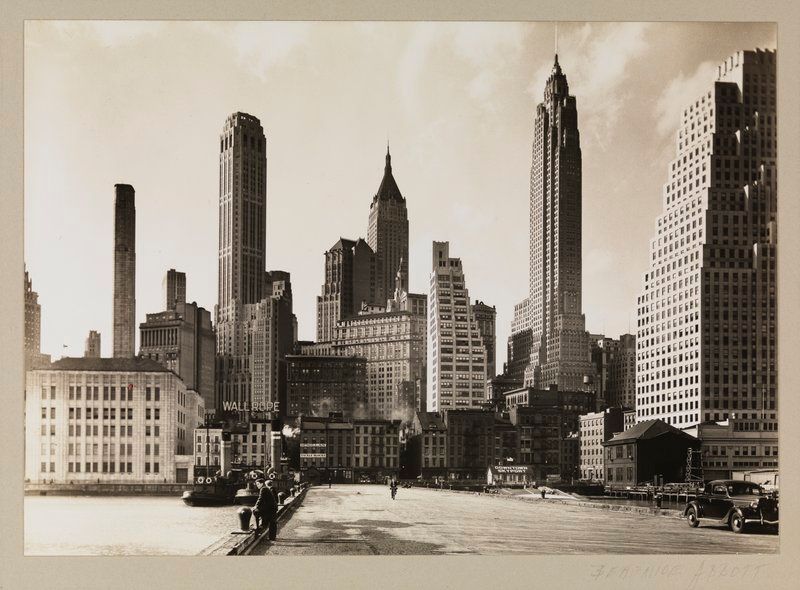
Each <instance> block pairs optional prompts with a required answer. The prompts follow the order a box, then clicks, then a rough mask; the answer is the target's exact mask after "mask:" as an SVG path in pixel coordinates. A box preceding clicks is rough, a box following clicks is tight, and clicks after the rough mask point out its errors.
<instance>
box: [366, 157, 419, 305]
mask: <svg viewBox="0 0 800 590" xmlns="http://www.w3.org/2000/svg"><path fill="white" fill-rule="evenodd" d="M367 243H368V244H369V246H370V248H372V251H373V252H375V261H376V274H377V280H376V282H375V302H377V303H379V304H380V305H383V303H384V302H386V300H388V299H391V298H392V294H393V293H394V280H395V275H396V274H397V270H398V268H399V269H400V272H401V273H402V275H403V276H404V277H407V276H409V275H408V211H407V210H406V200H405V198H404V197H403V195H402V194H401V193H400V189H399V188H398V187H397V182H396V181H395V179H394V176H393V175H392V156H391V154H389V146H386V167H385V168H384V170H383V180H382V181H381V185H380V187H379V188H378V192H377V193H376V194H375V196H374V197H373V198H372V204H370V206H369V229H368V231H367Z"/></svg>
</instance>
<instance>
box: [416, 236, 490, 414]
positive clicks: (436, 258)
mask: <svg viewBox="0 0 800 590" xmlns="http://www.w3.org/2000/svg"><path fill="white" fill-rule="evenodd" d="M430 285H431V291H430V297H428V410H429V411H431V412H439V411H442V410H452V409H456V408H478V407H481V406H482V405H483V404H484V403H485V401H486V400H485V390H486V347H485V346H484V345H483V340H482V338H481V334H480V330H479V329H478V322H477V321H476V319H475V316H474V315H473V312H472V306H471V305H470V302H469V291H468V290H467V285H466V281H465V277H464V269H463V268H462V266H461V259H459V258H450V244H449V242H434V243H433V260H432V268H431V280H430Z"/></svg>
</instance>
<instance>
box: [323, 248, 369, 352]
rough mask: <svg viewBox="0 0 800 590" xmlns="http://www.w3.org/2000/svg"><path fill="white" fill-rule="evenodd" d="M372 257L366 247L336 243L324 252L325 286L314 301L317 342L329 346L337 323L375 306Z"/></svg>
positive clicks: (334, 334)
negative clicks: (367, 306) (372, 305)
mask: <svg viewBox="0 0 800 590" xmlns="http://www.w3.org/2000/svg"><path fill="white" fill-rule="evenodd" d="M375 268H376V262H375V254H374V252H373V250H372V248H370V247H369V245H367V243H366V242H365V241H364V240H362V239H361V238H359V239H358V240H347V239H345V238H339V240H338V241H337V242H336V243H335V244H334V245H333V246H331V248H330V250H328V251H327V252H325V284H323V285H322V290H321V293H320V295H319V297H317V342H330V341H332V340H333V339H334V337H335V336H336V324H337V322H339V321H340V320H343V319H346V318H349V317H352V316H354V315H357V314H358V312H359V311H361V305H362V303H367V304H372V303H375V301H376V299H375V281H376V272H375Z"/></svg>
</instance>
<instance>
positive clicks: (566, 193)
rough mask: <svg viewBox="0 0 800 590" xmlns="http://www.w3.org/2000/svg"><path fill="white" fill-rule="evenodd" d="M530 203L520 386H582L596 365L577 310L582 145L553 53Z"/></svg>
mask: <svg viewBox="0 0 800 590" xmlns="http://www.w3.org/2000/svg"><path fill="white" fill-rule="evenodd" d="M530 205H531V206H530V275H529V278H530V297H529V299H528V313H529V314H530V327H531V332H532V343H531V362H530V364H529V365H528V367H527V368H526V370H525V384H526V385H532V386H534V387H536V388H545V387H547V386H549V385H553V384H555V385H558V387H559V389H562V390H578V389H582V388H583V382H584V377H585V376H589V375H592V373H593V369H592V364H591V354H590V348H589V338H588V334H587V333H586V327H585V320H584V316H583V313H582V311H581V146H580V134H579V132H578V112H577V109H576V106H575V97H574V96H571V95H570V94H569V85H568V84H567V77H566V76H565V75H564V73H563V72H562V71H561V66H560V65H559V64H558V56H556V58H555V63H554V65H553V69H552V71H551V73H550V77H549V78H548V79H547V84H546V86H545V90H544V102H542V103H540V104H539V105H538V107H537V109H536V122H535V131H534V140H533V163H532V165H531V192H530Z"/></svg>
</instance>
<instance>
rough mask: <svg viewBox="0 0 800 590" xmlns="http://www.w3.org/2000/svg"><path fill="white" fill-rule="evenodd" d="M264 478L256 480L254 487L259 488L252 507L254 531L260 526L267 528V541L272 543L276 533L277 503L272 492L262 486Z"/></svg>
mask: <svg viewBox="0 0 800 590" xmlns="http://www.w3.org/2000/svg"><path fill="white" fill-rule="evenodd" d="M264 481H265V480H264V478H258V479H257V480H256V486H258V488H259V492H258V500H256V505H255V506H254V507H253V514H254V515H255V517H256V529H258V528H260V524H264V525H266V526H268V527H269V540H270V541H274V540H275V537H276V536H277V532H278V523H277V522H276V521H275V517H276V516H277V514H278V502H277V500H276V499H275V495H274V494H273V493H272V490H271V489H270V488H269V487H267V486H266V485H265V484H264Z"/></svg>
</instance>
